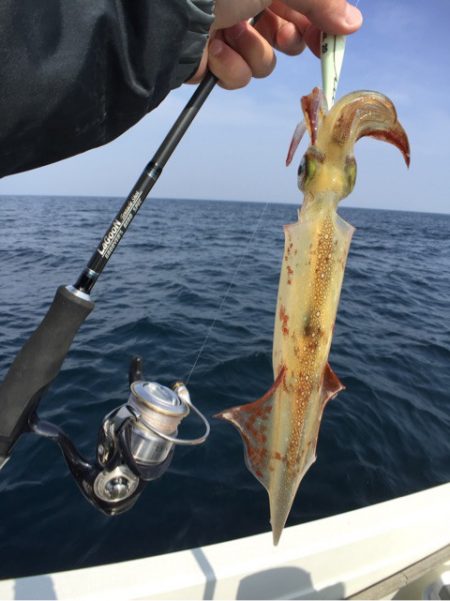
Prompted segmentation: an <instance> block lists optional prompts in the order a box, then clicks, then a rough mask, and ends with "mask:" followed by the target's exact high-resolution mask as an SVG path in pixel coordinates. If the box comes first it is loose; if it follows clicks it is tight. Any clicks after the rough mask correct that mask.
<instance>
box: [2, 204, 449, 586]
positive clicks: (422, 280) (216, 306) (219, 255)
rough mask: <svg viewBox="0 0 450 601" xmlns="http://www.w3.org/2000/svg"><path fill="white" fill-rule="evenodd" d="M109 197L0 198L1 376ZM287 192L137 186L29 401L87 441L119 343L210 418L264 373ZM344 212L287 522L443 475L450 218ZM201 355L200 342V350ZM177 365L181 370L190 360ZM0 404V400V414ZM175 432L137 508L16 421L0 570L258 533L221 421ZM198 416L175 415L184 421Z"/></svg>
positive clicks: (88, 241) (122, 360) (97, 230)
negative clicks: (121, 227)
mask: <svg viewBox="0 0 450 601" xmlns="http://www.w3.org/2000/svg"><path fill="white" fill-rule="evenodd" d="M120 205H121V200H120V199H108V198H75V197H64V198H61V197H58V198H55V197H2V198H1V199H0V228H1V230H0V232H1V233H0V315H1V319H0V370H1V374H2V375H1V377H3V374H4V373H5V371H6V370H7V368H8V366H9V365H10V364H11V362H12V360H13V359H14V356H15V355H16V353H17V351H18V350H19V348H20V347H21V345H22V344H23V343H24V341H25V340H26V339H27V338H28V337H29V336H30V334H31V333H32V332H33V330H34V329H35V328H36V326H37V325H38V324H39V322H40V320H41V319H42V317H43V315H44V314H45V312H46V310H47V308H48V306H49V304H50V302H51V300H52V298H53V295H54V292H55V290H56V288H57V287H58V286H59V285H61V284H73V283H74V281H75V280H76V279H77V277H78V275H79V273H80V272H81V270H82V269H83V267H84V266H85V264H86V262H87V260H88V259H89V257H90V255H91V253H92V252H93V251H94V249H95V247H96V246H97V244H98V242H99V241H100V239H101V237H102V235H103V233H104V231H105V229H106V227H107V226H108V225H109V223H110V222H111V221H112V219H113V217H114V215H115V213H116V210H117V209H118V208H119V207H120ZM296 210H297V208H296V207H295V206H292V205H280V204H266V205H265V204H257V203H235V202H212V201H211V202H209V201H208V202H206V201H192V200H189V201H188V200H154V199H152V200H151V201H150V200H149V201H148V202H147V204H146V205H144V207H143V208H142V210H141V213H140V214H139V216H138V217H137V219H136V220H135V222H134V223H133V224H132V225H131V227H130V230H129V232H128V233H127V235H126V236H125V238H124V239H123V241H122V242H121V244H120V246H119V248H118V250H117V251H116V253H115V255H114V256H113V257H112V259H111V261H110V263H109V264H108V266H107V268H106V270H105V272H104V274H103V275H102V277H101V278H100V280H99V282H98V284H97V285H96V287H95V289H94V291H93V298H94V300H95V302H96V306H95V309H94V311H93V313H92V314H91V315H90V317H89V318H88V319H87V321H86V322H85V324H83V326H82V328H81V330H80V332H79V333H78V335H77V336H76V339H75V341H74V343H73V346H72V348H71V351H70V353H69V356H68V357H67V359H66V361H65V363H64V365H63V369H62V371H61V373H60V375H59V376H58V378H57V379H56V381H55V382H54V384H53V385H52V387H51V389H50V391H49V392H48V393H47V394H46V396H45V398H44V399H43V401H42V402H41V405H40V409H39V413H40V415H41V416H42V417H43V418H45V419H47V420H50V421H53V422H55V423H56V424H58V425H59V426H61V427H62V428H63V429H64V430H65V431H66V432H67V433H68V434H69V435H70V436H71V437H72V438H73V439H74V440H75V441H76V444H77V445H78V447H79V449H80V450H81V452H82V453H83V454H84V455H86V456H88V457H93V456H94V452H95V442H96V436H97V431H98V428H99V426H100V423H101V421H102V419H103V417H104V416H105V415H106V414H107V413H108V412H109V411H111V410H112V409H114V408H115V407H117V406H119V405H121V404H122V403H124V402H125V401H126V399H127V397H128V383H127V371H128V365H129V361H130V359H131V357H132V356H134V355H140V356H142V357H143V359H144V366H145V375H146V377H147V379H150V380H156V381H159V382H161V383H163V384H166V385H168V384H170V383H171V382H173V381H174V380H177V379H180V378H187V377H188V376H189V374H190V373H191V372H192V373H191V377H190V380H189V388H190V391H191V395H192V399H193V401H194V403H196V404H197V405H198V407H199V408H200V409H201V410H202V411H203V412H204V413H205V414H206V415H207V416H208V417H210V418H212V415H213V414H214V413H216V412H218V411H219V410H222V409H224V408H226V407H230V406H233V405H236V404H242V403H245V402H249V401H252V400H255V399H256V398H258V397H260V396H261V395H262V394H263V393H264V392H265V391H266V390H267V389H268V388H269V386H270V385H271V383H272V368H271V351H272V333H273V321H274V311H275V305H276V295H277V286H278V277H279V271H280V263H281V258H282V252H283V227H282V226H283V224H285V223H290V222H293V221H295V220H296ZM341 214H342V216H343V217H344V218H345V219H346V220H348V221H349V222H350V223H352V224H353V225H354V226H355V227H356V232H355V235H354V238H353V242H352V245H351V250H350V255H349V259H348V266H347V270H346V276H345V280H344V287H343V291H342V296H341V302H340V306H339V311H338V317H337V323H336V329H335V334H334V339H333V344H332V352H331V356H330V363H331V365H332V367H333V369H334V371H335V372H336V374H337V375H338V376H339V378H340V379H341V380H342V382H343V384H344V385H345V387H346V390H345V391H343V392H342V393H340V394H339V395H338V397H337V398H336V399H334V400H333V401H332V402H330V403H329V404H328V406H327V408H326V410H325V414H324V418H323V422H322V427H321V431H320V436H319V444H318V460H317V462H316V463H315V464H314V466H313V467H312V468H311V469H310V471H309V472H308V474H307V475H306V477H305V479H304V481H303V482H302V484H301V486H300V490H299V493H298V495H297V498H296V500H295V503H294V506H293V509H292V512H291V515H290V517H289V520H288V525H292V524H299V523H302V522H306V521H309V520H314V519H317V518H321V517H325V516H330V515H334V514H337V513H340V512H343V511H348V510H351V509H355V508H358V507H363V506H366V505H369V504H372V503H377V502H380V501H384V500H387V499H392V498H394V497H398V496H400V495H405V494H408V493H413V492H416V491H419V490H422V489H425V488H428V487H431V486H434V485H437V484H440V483H443V482H446V481H448V480H449V477H450V436H449V427H450V412H449V400H450V399H449V397H450V215H435V214H426V213H405V212H393V211H373V210H360V209H345V208H344V209H342V211H341ZM200 351H201V352H200ZM193 367H194V369H193V371H192V368H193ZM0 419H1V416H0ZM211 424H212V432H211V436H210V438H209V440H208V442H207V443H206V444H205V445H204V446H202V447H195V448H182V447H181V448H178V449H177V451H176V453H175V457H174V460H173V463H172V465H171V468H170V469H169V471H168V472H167V473H166V474H165V475H164V476H163V477H162V478H161V479H160V480H158V481H155V482H152V483H150V484H149V485H148V486H147V488H146V490H145V491H144V493H143V494H142V496H141V497H140V499H139V501H138V502H137V504H136V505H135V507H134V508H133V509H132V510H131V511H129V512H128V513H125V514H123V515H120V516H117V517H106V516H104V515H103V514H101V513H100V512H99V511H97V510H96V509H94V508H93V507H92V506H91V505H90V504H89V503H88V502H87V501H86V500H85V499H84V498H83V497H82V496H81V494H80V492H79V490H78V489H77V486H76V484H75V482H74V481H73V480H72V477H71V476H70V475H69V473H68V470H67V468H66V466H65V464H64V460H63V458H62V456H61V454H60V451H59V450H58V448H57V447H56V446H55V445H53V444H52V443H50V442H49V441H46V440H43V439H39V438H37V437H36V436H34V435H31V434H27V435H24V436H22V437H21V439H20V440H19V442H18V444H17V445H16V447H15V450H14V453H13V455H12V458H11V459H10V461H9V463H8V464H7V465H6V466H5V467H4V469H3V470H2V471H1V472H0V577H2V578H7V577H15V576H21V575H30V574H36V573H43V572H48V571H56V570H64V569H72V568H77V567H81V566H88V565H94V564H100V563H107V562H113V561H120V560H126V559H131V558H137V557H142V556H148V555H154V554H160V553H167V552H169V551H174V550H179V549H184V548H189V547H193V546H198V545H206V544H209V543H215V542H219V541H224V540H228V539H231V538H237V537H243V536H246V535H250V534H255V533H259V532H264V531H267V530H269V510H268V499H267V493H266V491H265V490H264V489H263V488H262V486H261V485H260V484H259V483H258V482H257V481H256V480H255V479H254V478H253V476H251V474H250V473H249V472H248V471H247V469H246V467H245V464H244V458H243V446H242V443H241V440H240V437H239V435H238V433H237V432H236V431H235V429H234V428H232V427H231V426H229V425H227V424H225V423H223V422H219V421H215V420H214V419H211ZM200 431H201V426H200V425H199V424H198V423H197V422H196V421H195V420H192V421H191V420H187V421H185V422H184V424H183V426H182V430H181V432H182V434H183V436H186V437H189V436H196V435H198V434H199V433H200Z"/></svg>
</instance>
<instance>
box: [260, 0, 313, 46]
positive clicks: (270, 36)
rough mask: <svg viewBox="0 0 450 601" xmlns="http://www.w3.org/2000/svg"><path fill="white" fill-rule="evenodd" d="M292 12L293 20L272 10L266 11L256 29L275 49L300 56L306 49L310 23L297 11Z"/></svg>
mask: <svg viewBox="0 0 450 601" xmlns="http://www.w3.org/2000/svg"><path fill="white" fill-rule="evenodd" d="M290 12H292V13H293V15H289V16H290V17H291V18H290V19H289V18H288V19H285V18H283V17H281V16H279V15H277V14H276V13H275V12H274V11H272V10H266V11H265V13H264V14H263V16H262V17H261V18H260V20H259V21H258V23H257V25H256V28H257V30H258V31H259V32H260V33H261V35H262V36H263V37H264V38H265V39H266V40H267V41H268V42H269V44H271V45H272V46H273V47H274V48H276V49H277V50H280V51H281V52H283V53H284V54H289V55H291V56H294V55H296V54H300V53H301V52H302V51H303V50H304V48H305V41H304V32H305V31H306V30H307V28H308V27H309V26H310V23H309V21H308V19H307V18H306V17H304V16H303V15H300V14H299V13H297V12H296V11H293V10H291V11H290ZM285 15H286V13H285ZM286 16H287V15H286Z"/></svg>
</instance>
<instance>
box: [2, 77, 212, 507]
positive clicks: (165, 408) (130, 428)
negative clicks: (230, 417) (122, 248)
mask: <svg viewBox="0 0 450 601" xmlns="http://www.w3.org/2000/svg"><path fill="white" fill-rule="evenodd" d="M217 81H218V79H217V78H216V77H215V76H214V75H213V74H212V73H210V72H208V73H207V75H206V76H205V77H204V79H203V80H202V82H201V83H200V84H199V85H198V87H197V89H196V91H195V92H194V94H193V95H192V97H191V98H190V100H189V101H188V103H187V104H186V106H185V107H184V109H183V110H182V111H181V113H180V115H179V116H178V118H177V119H176V121H175V123H174V124H173V126H172V127H171V129H170V131H169V133H168V134H167V136H166V137H165V138H164V140H163V142H162V143H161V145H160V146H159V148H158V150H157V151H156V153H155V155H154V156H153V158H152V159H151V161H150V162H149V163H148V164H147V165H146V167H145V169H144V170H143V172H142V174H141V175H140V177H139V178H138V180H137V181H136V183H135V185H134V186H133V188H132V190H131V192H130V193H129V195H128V197H127V198H126V200H125V202H124V203H123V205H122V207H121V209H120V210H119V212H118V213H117V215H116V217H115V218H114V220H113V221H112V223H111V225H110V226H109V228H108V229H107V231H106V233H105V235H104V236H103V238H102V239H101V241H100V243H99V245H98V246H97V248H96V250H95V251H94V253H93V255H92V257H91V259H90V260H89V262H88V264H87V266H86V267H85V269H84V270H83V271H82V273H81V274H80V276H79V278H78V279H77V281H76V283H75V284H74V285H69V286H60V287H59V288H58V290H57V291H56V295H55V297H54V299H53V302H52V304H51V306H50V308H49V310H48V312H47V314H46V315H45V317H44V319H43V320H42V322H41V323H40V325H39V326H38V328H37V329H36V330H35V331H34V332H33V334H32V335H31V337H30V338H29V339H28V340H27V341H26V342H25V344H24V346H23V347H22V349H21V350H20V351H19V353H18V355H17V356H16V358H15V359H14V362H13V363H12V365H11V367H10V369H9V371H8V372H7V374H6V377H5V379H4V381H3V383H1V384H0V417H1V419H0V469H1V468H2V467H3V465H4V464H5V463H6V461H7V460H8V459H9V458H10V456H11V453H12V450H13V447H14V445H15V444H16V442H17V440H18V439H19V437H20V436H21V435H22V434H24V433H26V432H32V433H34V434H37V435H38V436H42V437H44V438H48V439H49V440H52V441H53V442H55V443H56V444H58V445H59V447H60V449H61V451H62V453H63V455H64V458H65V460H66V463H67V465H68V467H69V469H70V471H71V473H72V475H73V476H74V478H75V480H76V482H77V484H78V486H79V488H80V490H81V492H82V493H83V495H84V496H85V497H86V498H87V499H88V500H89V501H90V502H91V503H92V504H93V505H94V506H95V507H97V508H98V509H100V510H101V511H103V512H104V513H106V514H108V515H115V514H118V513H122V512H123V511H126V510H128V509H129V508H130V507H131V506H132V505H134V503H135V502H136V500H137V498H138V496H139V495H140V494H141V492H142V490H143V488H144V486H145V485H146V484H147V482H149V481H150V480H154V479H156V478H159V477H160V476H161V475H162V474H163V473H164V472H165V471H166V470H167V468H168V467H169V465H170V462H171V460H172V456H173V452H174V449H175V446H176V445H198V444H201V443H203V442H204V441H205V440H206V438H207V437H208V435H209V424H208V421H207V420H206V418H205V417H204V415H203V414H202V413H201V412H200V411H199V410H198V409H197V408H196V407H195V406H194V405H193V404H192V401H191V399H190V395H189V392H188V390H187V388H186V386H185V385H184V384H183V383H182V382H178V383H177V384H175V385H174V386H173V389H170V388H168V387H166V386H163V385H161V384H159V383H157V382H148V381H146V380H145V378H144V375H143V370H142V360H141V358H139V357H135V358H133V359H132V362H131V365H130V371H129V383H130V396H129V399H128V401H127V402H126V403H125V404H124V405H121V406H120V407H118V408H117V409H115V410H114V411H112V412H110V413H109V414H108V415H107V416H106V417H105V418H104V420H103V423H102V425H101V427H100V430H99V435H98V442H97V453H96V460H95V461H88V460H86V459H85V458H84V457H83V456H82V455H81V454H80V453H79V452H78V450H77V449H76V447H75V445H74V444H73V442H72V441H71V440H70V439H69V438H68V436H67V435H66V434H65V433H64V432H63V431H62V430H61V429H60V428H59V427H58V426H56V425H54V424H51V423H49V422H46V421H44V420H42V419H40V418H39V417H38V415H37V413H36V411H37V408H38V405H39V402H40V401H41V399H42V397H43V395H44V394H45V392H46V391H47V389H48V388H49V386H50V384H51V383H52V382H53V380H54V379H55V378H56V376H57V375H58V373H59V371H60V369H61V366H62V364H63V362H64V359H65V358H66V355H67V353H68V352H69V349H70V346H71V344H72V341H73V339H74V337H75V335H76V333H77V332H78V330H79V328H80V327H81V325H82V324H83V323H84V321H85V320H86V318H87V317H88V315H89V314H90V313H91V311H92V310H93V308H94V301H93V300H92V299H91V296H90V294H91V291H92V289H93V287H94V285H95V283H96V282H97V279H98V277H99V276H100V274H101V273H102V271H103V270H104V268H105V267H106V265H107V263H108V261H109V259H110V258H111V256H112V254H113V252H114V251H115V249H116V248H117V245H118V244H119V242H120V240H121V239H122V237H123V235H124V234H125V232H126V231H127V229H128V227H129V226H130V224H131V222H132V221H133V219H134V217H135V216H136V214H137V213H138V211H139V209H140V207H141V206H142V204H143V202H144V200H145V199H146V197H147V196H148V194H149V192H150V191H151V189H152V188H153V186H154V185H155V183H156V182H157V181H158V179H159V177H160V175H161V173H162V171H163V169H164V167H165V165H166V163H167V161H168V160H169V158H170V157H171V155H172V153H173V152H174V150H175V148H176V147H177V146H178V144H179V142H180V140H181V139H182V138H183V136H184V134H185V133H186V131H187V129H188V128H189V126H190V124H191V123H192V121H193V119H194V118H195V116H196V115H197V113H198V112H199V110H200V108H201V107H202V106H203V104H204V102H205V101H206V99H207V98H208V96H209V95H210V93H211V92H212V90H213V89H214V87H215V85H216V83H217ZM191 411H192V412H193V413H195V414H196V415H197V416H198V417H199V418H200V420H201V421H202V422H203V425H204V428H205V429H204V433H203V434H202V436H200V437H198V438H195V439H181V438H179V437H178V436H177V433H178V426H179V424H180V423H181V421H182V420H183V419H184V418H185V417H187V415H188V414H189V413H190V412H191Z"/></svg>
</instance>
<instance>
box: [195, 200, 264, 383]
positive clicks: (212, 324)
mask: <svg viewBox="0 0 450 601" xmlns="http://www.w3.org/2000/svg"><path fill="white" fill-rule="evenodd" d="M268 204H269V203H268V202H266V204H265V205H264V207H263V209H262V211H261V213H260V215H259V218H258V222H257V223H256V226H255V229H254V230H253V233H252V235H251V236H250V238H249V240H248V242H247V244H246V246H245V248H244V251H243V253H242V255H241V257H240V259H239V263H238V264H237V266H236V268H235V270H234V272H233V275H232V276H231V280H230V282H229V284H228V287H227V289H226V291H225V294H224V296H223V298H222V300H221V302H220V305H219V307H218V309H217V314H216V316H215V318H214V320H213V321H212V322H211V325H210V326H209V328H208V331H207V332H206V336H205V339H204V340H203V343H202V345H201V347H200V350H199V352H198V354H197V357H196V359H195V361H194V364H193V366H192V368H191V371H190V372H189V375H188V377H187V379H186V384H189V381H190V379H191V377H192V374H193V373H194V370H195V368H196V367H197V364H198V362H199V360H200V357H201V356H202V354H203V351H204V350H205V348H206V345H207V343H208V341H209V338H210V337H211V334H212V331H213V329H214V326H215V325H216V322H217V320H218V319H219V317H220V314H221V312H222V309H223V306H224V304H225V301H226V300H227V298H228V295H229V293H230V290H231V288H232V287H233V284H234V281H235V279H236V276H237V274H238V273H239V271H240V269H241V267H242V264H243V262H244V259H246V258H247V256H248V254H249V250H250V246H251V244H252V242H253V240H254V239H255V236H256V234H257V232H258V230H259V227H260V225H261V222H262V219H263V217H264V213H265V212H266V209H267V206H268Z"/></svg>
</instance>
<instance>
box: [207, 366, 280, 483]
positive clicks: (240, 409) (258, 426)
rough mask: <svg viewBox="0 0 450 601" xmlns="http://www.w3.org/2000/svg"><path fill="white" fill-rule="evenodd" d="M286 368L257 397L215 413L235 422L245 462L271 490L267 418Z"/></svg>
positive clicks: (256, 476)
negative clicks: (243, 449) (249, 401)
mask: <svg viewBox="0 0 450 601" xmlns="http://www.w3.org/2000/svg"><path fill="white" fill-rule="evenodd" d="M285 371H286V368H282V369H281V370H280V373H279V374H278V377H277V379H276V380H275V382H274V383H273V384H272V386H271V387H270V388H269V390H268V391H267V392H266V393H265V394H264V395H263V396H262V397H261V398H259V399H258V400H257V401H253V402H252V403H247V404H245V405H238V406H236V407H231V408H230V409H225V410H224V411H221V412H220V413H217V414H216V415H215V416H214V417H216V418H218V419H223V420H225V421H228V422H230V423H232V424H233V426H235V428H236V429H237V430H238V432H239V434H240V435H241V437H242V441H243V443H244V447H245V463H246V465H247V468H248V469H249V471H250V472H251V473H252V474H253V475H254V476H255V478H256V479H257V480H259V481H260V482H261V484H262V485H263V486H264V487H265V488H266V489H267V490H268V489H269V482H268V473H267V471H268V465H269V459H270V457H269V451H268V449H267V436H266V432H267V430H268V427H267V422H268V420H269V418H270V414H271V413H272V410H273V402H274V396H275V393H276V391H277V389H278V387H279V386H280V384H281V383H282V381H283V376H284V374H285Z"/></svg>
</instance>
